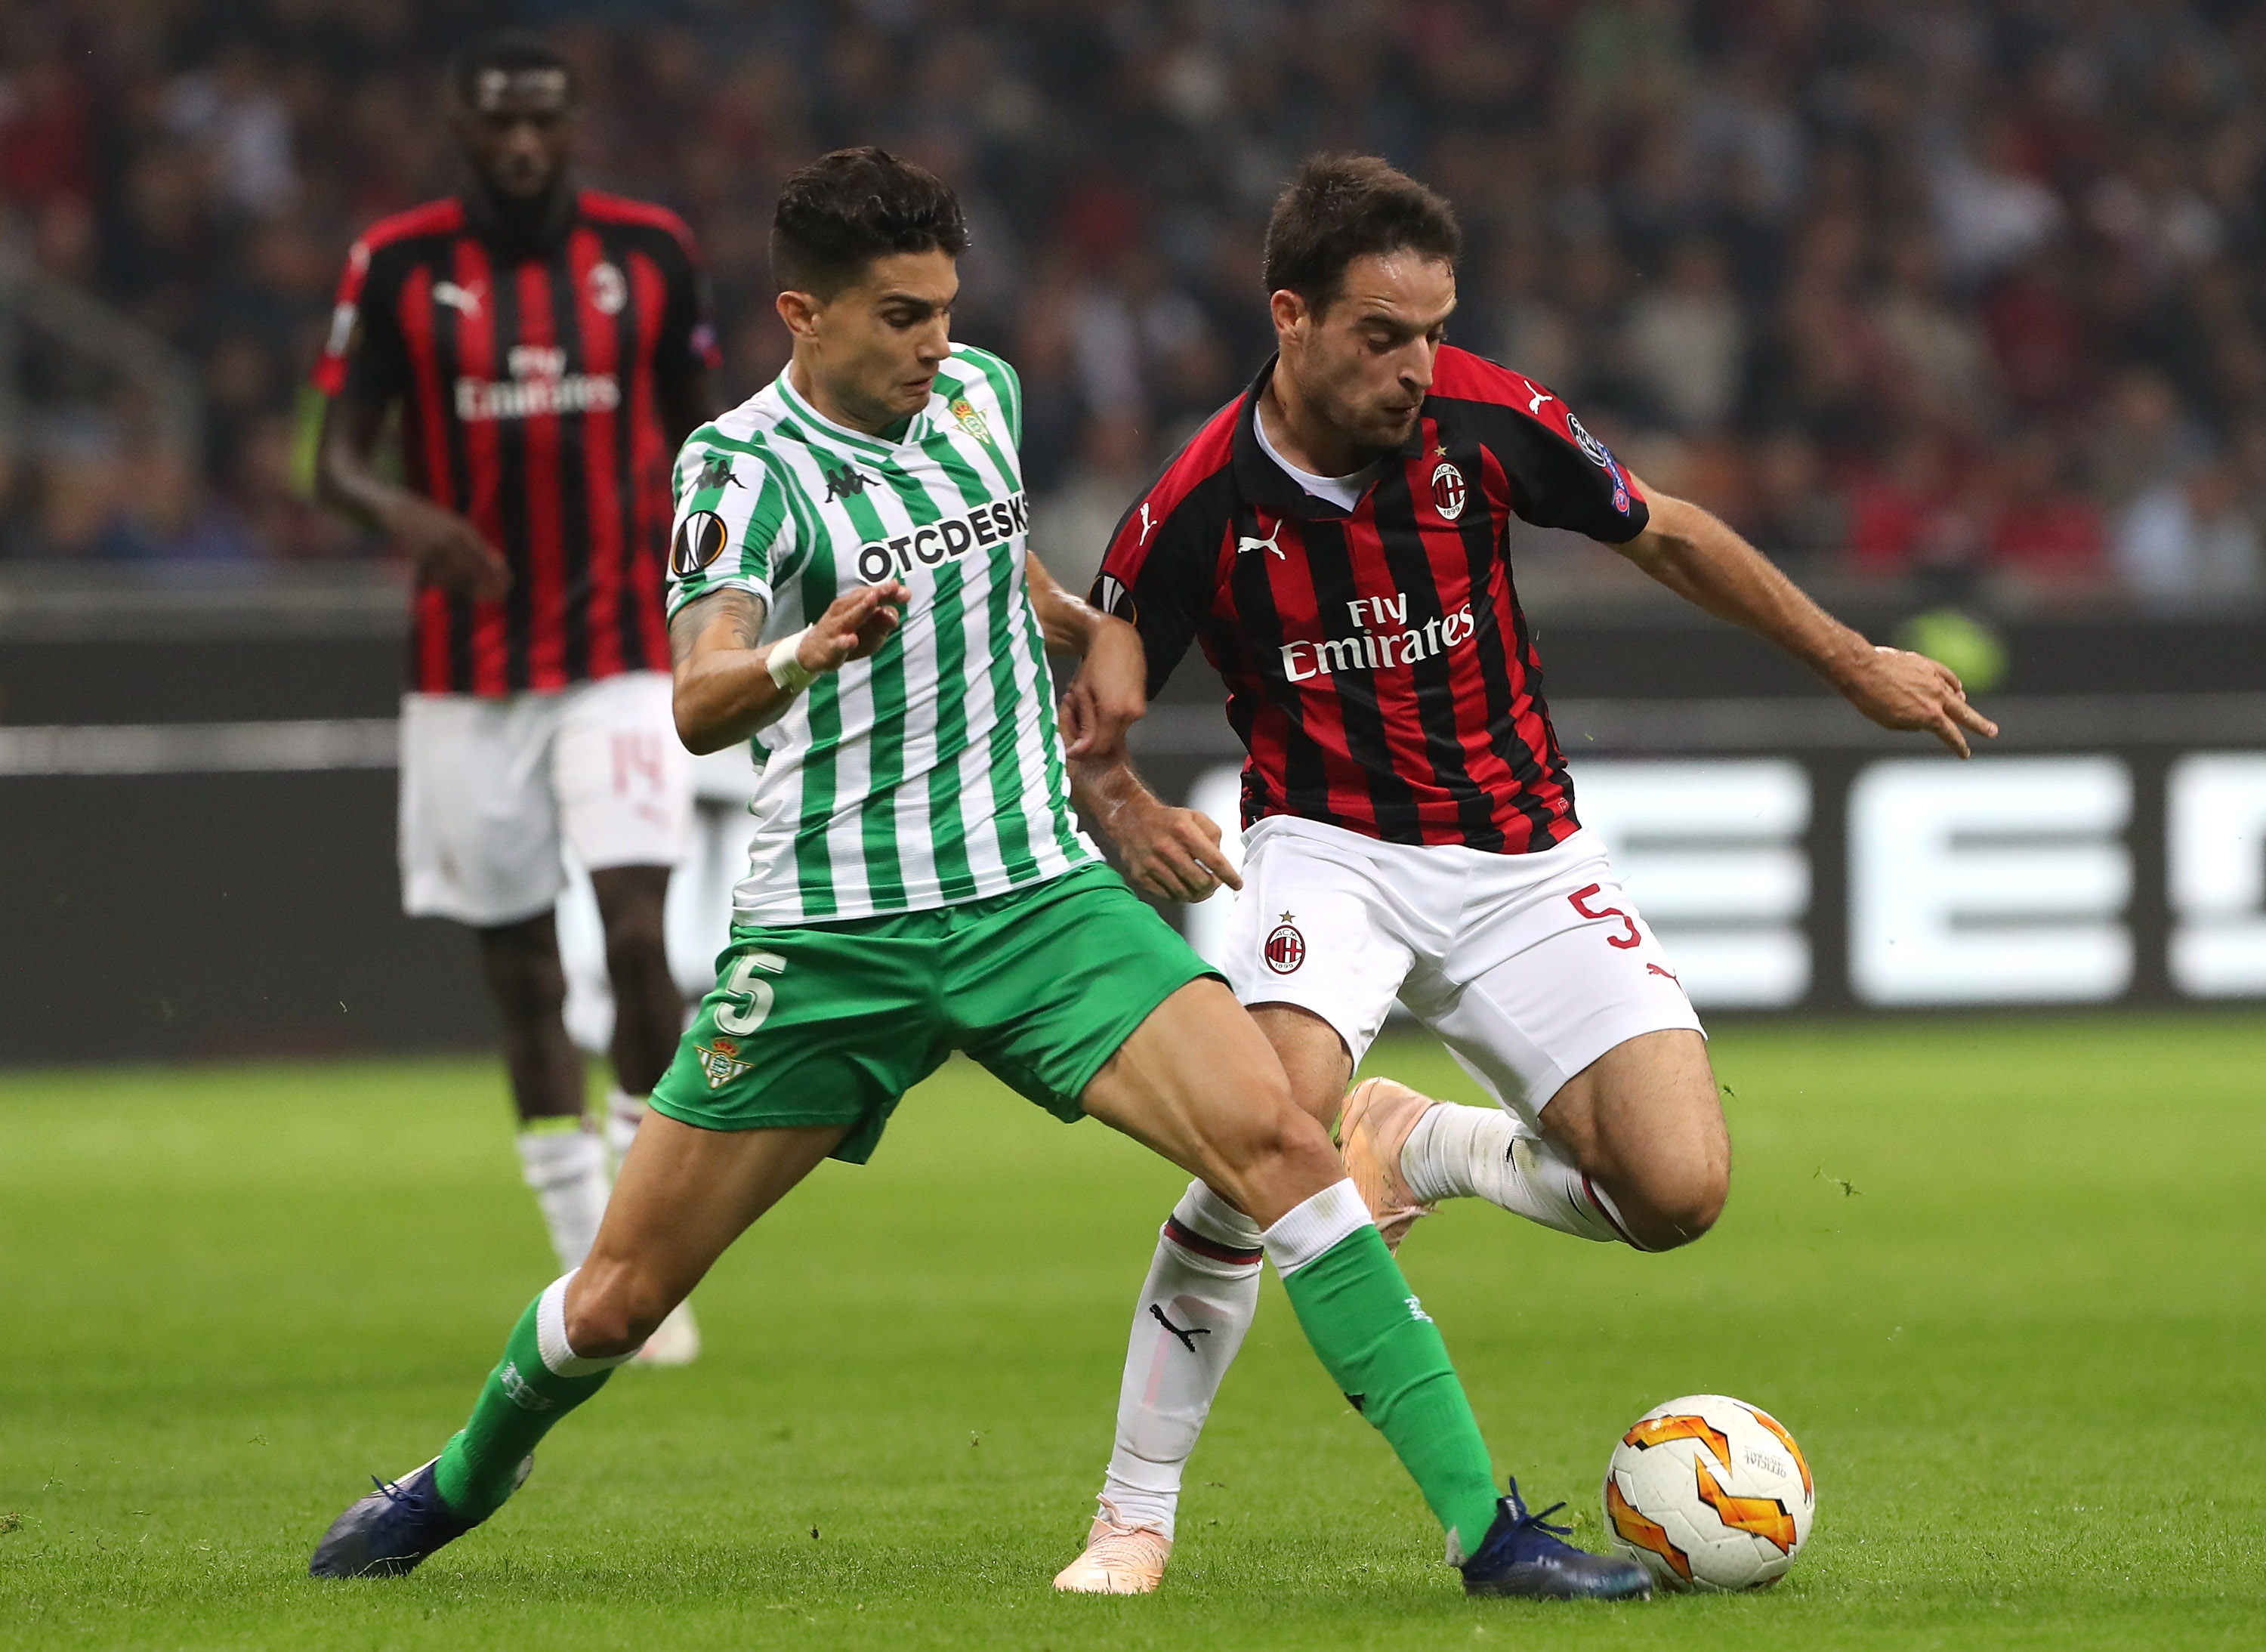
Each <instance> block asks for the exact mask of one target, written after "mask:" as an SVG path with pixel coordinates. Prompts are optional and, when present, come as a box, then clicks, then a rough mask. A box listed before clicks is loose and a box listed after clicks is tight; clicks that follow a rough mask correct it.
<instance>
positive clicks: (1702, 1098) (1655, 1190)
mask: <svg viewBox="0 0 2266 1652" xmlns="http://www.w3.org/2000/svg"><path fill="white" fill-rule="evenodd" d="M1542 1127H1543V1129H1544V1131H1545V1132H1546V1134H1548V1135H1550V1136H1551V1137H1553V1138H1555V1139H1556V1140H1558V1141H1559V1142H1561V1143H1562V1144H1565V1146H1566V1147H1567V1148H1568V1149H1569V1150H1570V1151H1572V1152H1573V1154H1574V1155H1575V1160H1576V1162H1577V1163H1579V1165H1580V1166H1581V1167H1582V1170H1583V1173H1584V1174H1585V1175H1588V1176H1589V1177H1590V1178H1591V1179H1592V1180H1593V1181H1595V1182H1596V1183H1597V1185H1598V1186H1599V1187H1601V1188H1604V1191H1605V1192H1606V1193H1608V1194H1610V1195H1612V1199H1613V1202H1614V1203H1615V1205H1616V1206H1617V1207H1618V1208H1619V1213H1620V1217H1621V1219H1622V1220H1623V1221H1624V1222H1625V1223H1626V1225H1627V1227H1628V1229H1629V1232H1630V1235H1631V1237H1633V1238H1634V1239H1636V1240H1637V1242H1638V1243H1639V1244H1641V1245H1642V1246H1644V1247H1645V1248H1646V1249H1648V1250H1672V1249H1674V1248H1676V1247H1677V1246H1681V1245H1688V1244H1690V1243H1691V1242H1692V1240H1693V1239H1698V1238H1700V1236H1701V1235H1702V1234H1704V1233H1706V1232H1707V1230H1708V1229H1709V1228H1711V1227H1713V1226H1714V1224H1715V1219H1716V1217H1719V1216H1720V1215H1721V1213H1722V1210H1723V1202H1724V1200H1725V1198H1726V1197H1727V1196H1728V1195H1729V1188H1730V1173H1731V1144H1730V1137H1729V1132H1728V1131H1727V1130H1726V1129H1725V1128H1724V1123H1723V1109H1722V1105H1721V1102H1720V1101H1718V1100H1717V1099H1716V1095H1715V1078H1714V1071H1713V1070H1712V1069H1711V1068H1710V1067H1709V1065H1708V1063H1707V1050H1706V1047H1705V1045H1704V1044H1703V1043H1702V1042H1700V1037H1699V1035H1698V1034H1695V1033H1686V1032H1682V1031H1663V1032H1658V1033H1648V1034H1643V1035H1642V1036H1641V1037H1637V1038H1633V1039H1630V1040H1629V1041H1627V1042H1626V1043H1623V1044H1619V1045H1616V1046H1615V1047H1614V1048H1613V1049H1610V1050H1608V1051H1606V1052H1605V1054H1604V1055H1603V1056H1599V1057H1598V1058H1597V1060H1596V1061H1595V1062H1593V1063H1591V1064H1590V1066H1588V1067H1587V1068H1585V1069H1583V1071H1581V1072H1580V1073H1578V1074H1576V1075H1575V1077H1574V1078H1572V1079H1570V1080H1568V1083H1567V1085H1566V1086H1565V1087H1564V1088H1563V1089H1562V1090H1561V1091H1560V1092H1559V1093H1558V1094H1557V1095H1555V1096H1553V1097H1552V1098H1551V1100H1550V1103H1549V1105H1548V1107H1546V1108H1545V1109H1544V1111H1543V1115H1542Z"/></svg>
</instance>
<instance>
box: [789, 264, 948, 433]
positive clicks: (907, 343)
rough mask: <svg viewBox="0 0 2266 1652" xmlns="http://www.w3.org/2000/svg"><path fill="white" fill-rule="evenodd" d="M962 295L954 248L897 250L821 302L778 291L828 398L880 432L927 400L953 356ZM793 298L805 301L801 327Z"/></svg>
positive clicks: (869, 266) (802, 308)
mask: <svg viewBox="0 0 2266 1652" xmlns="http://www.w3.org/2000/svg"><path fill="white" fill-rule="evenodd" d="M958 296H960V270H959V267H958V266H957V265H956V264H955V263H954V259H953V257H952V254H950V253H949V252H938V251H933V250H932V251H930V252H893V253H891V254H890V255H889V256H888V257H887V258H877V259H874V261H873V262H872V263H871V264H869V265H867V266H866V274H865V276H864V278H863V279H862V280H860V281H859V282H858V283H857V284H856V285H855V286H852V287H845V288H844V289H842V290H841V291H840V292H838V293H837V294H835V295H834V296H832V297H831V298H829V299H826V300H824V301H823V302H819V301H815V300H814V299H812V298H811V297H810V296H809V295H808V294H803V293H782V294H780V295H779V298H780V304H779V313H780V314H781V315H783V316H785V317H786V319H787V325H788V326H789V327H790V328H793V331H794V333H795V336H796V341H797V342H798V343H799V344H800V343H803V342H804V341H805V340H806V339H807V340H808V362H809V365H810V370H811V371H812V373H813V374H814V375H815V376H817V377H818V379H819V380H820V381H821V382H822V384H824V386H825V389H826V393H827V395H828V397H829V398H830V399H831V400H832V401H833V402H834V404H835V405H836V406H837V407H839V408H840V409H841V410H842V411H843V412H844V413H848V414H849V415H850V416H851V418H852V420H853V421H854V422H855V423H857V424H859V425H860V426H862V427H864V428H868V429H873V430H880V429H883V428H887V427H888V426H890V425H893V424H895V423H896V422H897V420H900V419H904V418H907V417H910V415H911V414H913V413H918V412H919V411H920V410H921V408H922V407H924V406H926V405H927V403H928V398H929V391H930V389H931V388H932V386H933V385H934V384H935V383H936V375H937V369H939V368H940V367H942V366H943V365H944V362H945V358H946V357H947V356H948V355H951V354H952V332H951V326H952V305H953V301H954V299H956V298H957V297H958ZM790 299H799V300H800V301H801V303H800V306H799V308H800V311H801V312H802V314H803V315H804V317H805V318H806V319H805V320H804V322H803V324H802V325H797V324H796V317H795V315H794V314H793V313H790V306H789V304H788V303H787V301H788V300H790Z"/></svg>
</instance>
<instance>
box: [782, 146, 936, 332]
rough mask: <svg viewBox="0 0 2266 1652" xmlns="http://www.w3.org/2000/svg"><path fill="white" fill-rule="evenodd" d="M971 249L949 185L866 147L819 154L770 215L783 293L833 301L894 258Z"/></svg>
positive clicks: (795, 178) (790, 183)
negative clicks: (871, 267) (870, 268)
mask: <svg viewBox="0 0 2266 1652" xmlns="http://www.w3.org/2000/svg"><path fill="white" fill-rule="evenodd" d="M967 250H968V225H967V224H966V223H965V222H964V221H963V220H962V219H961V216H960V197H959V196H957V195H955V194H953V193H952V186H951V185H949V184H947V183H946V182H945V181H944V179H941V178H939V177H938V176H937V175H936V174H935V173H934V172H930V171H928V170H927V169H926V168H925V167H921V166H916V165H914V164H912V163H911V162H910V161H901V160H899V159H898V158H897V157H895V156H894V155H892V154H890V153H889V152H888V150H882V149H875V148H874V147H873V146H872V145H870V144H868V145H866V146H865V147H863V148H860V149H854V150H835V151H834V152H833V153H832V154H831V155H822V156H820V157H818V158H817V159H816V160H815V161H813V162H811V163H810V164H809V165H808V166H805V167H803V168H801V169H800V171H798V172H795V173H794V174H793V176H791V177H789V178H788V179H787V180H786V188H784V189H782V190H780V191H779V198H778V211H776V212H774V213H773V214H772V215H771V276H772V278H773V279H774V280H775V281H778V288H779V290H780V291H781V292H797V293H812V294H815V295H816V296H818V297H820V298H831V297H832V296H834V295H835V294H837V293H838V292H840V291H841V290H842V289H844V288H845V287H850V286H854V285H855V284H856V283H857V281H858V280H859V277H860V276H862V275H863V274H865V273H866V266H867V265H868V264H870V263H872V262H873V261H874V259H877V258H887V257H888V256H889V255H890V254H892V253H895V252H932V251H935V252H949V253H950V254H951V255H952V256H953V257H954V258H958V257H959V256H960V255H961V253H962V252H966V251H967Z"/></svg>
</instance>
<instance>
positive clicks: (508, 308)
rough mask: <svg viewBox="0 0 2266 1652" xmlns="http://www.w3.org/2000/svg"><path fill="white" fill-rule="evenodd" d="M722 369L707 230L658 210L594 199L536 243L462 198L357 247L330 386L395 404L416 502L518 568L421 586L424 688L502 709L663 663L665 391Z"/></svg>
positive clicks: (332, 346) (327, 376)
mask: <svg viewBox="0 0 2266 1652" xmlns="http://www.w3.org/2000/svg"><path fill="white" fill-rule="evenodd" d="M715 355H716V343H715V333H714V329H713V327H712V326H711V325H709V322H708V318H707V314H706V303H705V293H704V283H703V281H702V280H701V277H700V273H699V266H698V254H697V253H696V252H695V250H694V247H693V244H692V236H691V231H690V230H687V229H686V228H685V227H684V224H683V221H682V220H680V219H679V218H678V217H677V216H676V215H675V214H674V213H672V212H669V211H668V210H666V209H665V208H661V207H655V206H649V205H647V204H646V203H645V202H643V201H626V200H623V199H622V198H620V197H618V196H615V195H605V194H598V193H596V191H593V190H583V191H581V192H579V193H578V194H576V195H575V196H574V201H573V210H572V211H571V212H570V213H567V214H566V215H565V216H564V218H563V221H562V222H561V223H559V225H558V226H556V230H555V233H553V234H552V235H550V236H548V237H546V238H544V241H543V243H542V244H541V245H539V246H537V245H523V244H518V243H514V242H511V241H508V240H507V239H505V238H503V237H502V236H501V235H500V234H499V233H496V232H494V231H493V228H492V226H490V225H489V224H487V223H486V222H485V221H484V219H483V217H482V216H481V213H480V209H479V206H478V205H477V203H475V202H471V201H464V200H461V199H456V198H451V199H450V200H446V201H433V202H431V203H430V204H428V205H426V206H422V207H417V208H412V209H411V210H410V211H407V212H404V213H399V214H397V215H396V216H393V217H391V218H387V219H385V220H384V221H383V222H381V223H377V224H376V225H375V226H374V227H372V228H371V229H370V230H369V232H368V233H367V234H365V235H364V236H363V237H362V238H361V239H360V240H358V241H356V242H355V245H354V250H353V251H352V252H350V253H349V254H348V255H347V267H346V274H345V276H344V278H343V279H342V280H341V281H340V283H339V298H338V308H337V310H336V311H335V312H334V313H333V318H332V325H331V335H330V340H329V342H328V344H327V345H326V346H325V349H324V352H323V356H322V359H321V361H320V362H318V364H317V366H316V369H315V383H316V384H317V386H318V387H319V388H320V389H321V390H322V391H324V392H325V394H328V395H331V396H346V397H349V398H354V399H355V400H357V401H363V402H368V403H374V404H376V405H379V406H384V405H387V404H391V403H392V402H395V401H397V400H398V402H399V403H400V404H401V410H402V413H401V448H402V459H403V463H404V465H405V468H406V471H407V479H408V483H409V486H412V487H413V488H414V489H416V490H417V491H418V492H419V493H423V494H425V495H427V496H428V498H431V499H433V500H435V501H438V502H439V503H441V504H442V505H445V506H447V507H448V508H450V509H451V510H455V511H459V512H462V513H463V514H464V515H465V516H467V517H469V518H470V519H471V521H472V522H473V523H475V524H476V525H477V526H478V527H479V530H480V531H481V533H482V534H483V535H485V536H486V538H487V540H488V542H489V543H490V544H491V545H494V546H495V547H496V548H497V549H498V550H499V551H501V552H503V555H504V557H505V559H506V560H507V561H508V563H509V564H510V566H511V574H512V582H511V589H510V591H509V593H508V595H506V596H504V597H503V598H501V600H500V601H496V602H476V601H474V600H473V599H472V598H471V597H469V596H457V595H454V594H452V593H450V592H448V591H443V590H441V589H439V588H434V587H430V586H428V587H426V588H422V589H420V590H419V591H418V593H417V597H416V609H415V616H414V622H413V632H412V636H411V640H410V662H409V679H410V683H411V686H412V687H413V688H415V689H417V690H419V691H422V692H425V693H435V694H442V693H460V694H461V693H470V694H488V695H498V694H508V693H513V692H516V691H522V690H528V689H533V690H537V691H549V690H557V689H561V688H564V687H566V685H567V684H568V683H574V682H578V681H580V680H581V679H583V678H586V677H601V676H611V675H613V674H614V673H616V672H618V671H635V670H666V669H668V665H669V645H668V638H667V636H666V634H665V632H664V629H663V626H662V602H661V584H662V580H661V570H662V555H663V553H664V550H665V544H664V542H665V541H666V539H667V537H668V534H669V517H670V514H671V512H672V509H673V508H674V507H673V501H672V500H671V498H670V495H669V460H670V458H671V457H673V454H672V451H671V449H672V444H671V443H670V442H669V439H668V437H667V436H666V435H664V434H663V431H662V422H661V417H660V405H661V387H662V385H664V384H669V383H670V382H671V381H672V379H673V378H675V379H679V380H681V377H682V376H686V375H691V374H693V373H697V372H698V371H700V370H701V369H704V368H708V367H713V365H714V363H715Z"/></svg>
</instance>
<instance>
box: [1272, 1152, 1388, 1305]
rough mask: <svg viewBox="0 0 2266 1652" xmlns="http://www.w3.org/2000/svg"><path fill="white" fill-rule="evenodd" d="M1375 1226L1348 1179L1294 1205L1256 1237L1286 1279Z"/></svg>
mask: <svg viewBox="0 0 2266 1652" xmlns="http://www.w3.org/2000/svg"><path fill="white" fill-rule="evenodd" d="M1374 1225H1376V1224H1375V1223H1374V1222H1373V1221H1372V1220H1371V1217H1370V1214H1369V1207H1368V1206H1367V1205H1365V1204H1363V1202H1361V1193H1360V1190H1359V1189H1358V1188H1356V1187H1355V1186H1354V1185H1353V1178H1352V1177H1350V1176H1348V1177H1347V1178H1346V1179H1345V1180H1344V1181H1334V1182H1332V1183H1331V1184H1330V1185H1329V1186H1328V1187H1327V1188H1323V1189H1322V1190H1321V1191H1320V1192H1319V1193H1318V1194H1316V1195H1314V1196H1313V1197H1312V1198H1311V1199H1308V1200H1307V1201H1306V1202H1305V1203H1304V1204H1294V1205H1292V1206H1291V1207H1290V1210H1289V1211H1288V1213H1286V1214H1285V1215H1284V1216H1283V1219H1282V1220H1281V1221H1279V1222H1277V1223H1276V1224H1275V1225H1274V1226H1273V1227H1270V1228H1268V1230H1267V1231H1266V1232H1264V1233H1262V1234H1261V1235H1260V1240H1261V1243H1262V1244H1264V1245H1265V1246H1266V1247H1267V1260H1268V1261H1270V1262H1273V1263H1274V1264H1275V1271H1276V1273H1278V1274H1280V1275H1281V1276H1283V1278H1284V1279H1286V1280H1287V1279H1289V1278H1290V1276H1291V1275H1293V1274H1295V1273H1297V1271H1298V1270H1299V1269H1300V1268H1304V1267H1305V1265H1306V1264H1307V1263H1309V1262H1318V1261H1321V1259H1322V1258H1323V1257H1325V1256H1327V1255H1328V1254H1330V1253H1331V1252H1332V1251H1334V1250H1335V1249H1336V1248H1337V1247H1338V1246H1341V1245H1342V1244H1344V1243H1345V1241H1346V1240H1347V1239H1349V1238H1350V1237H1351V1236H1352V1235H1354V1234H1356V1233H1358V1232H1361V1230H1362V1229H1363V1228H1365V1227H1372V1226H1374Z"/></svg>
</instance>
